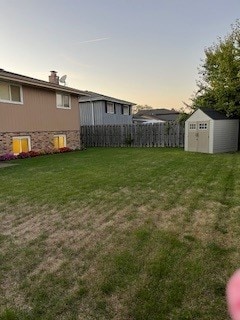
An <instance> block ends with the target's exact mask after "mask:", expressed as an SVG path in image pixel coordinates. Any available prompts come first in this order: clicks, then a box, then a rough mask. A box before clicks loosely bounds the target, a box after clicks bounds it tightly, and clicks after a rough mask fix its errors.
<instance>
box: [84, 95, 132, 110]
mask: <svg viewBox="0 0 240 320" xmlns="http://www.w3.org/2000/svg"><path fill="white" fill-rule="evenodd" d="M85 92H86V97H81V98H79V102H89V101H103V100H104V101H110V102H115V103H121V104H127V105H131V106H133V105H135V103H133V102H129V101H126V100H121V99H116V98H113V97H109V96H105V95H103V94H100V93H96V92H92V91H85Z"/></svg>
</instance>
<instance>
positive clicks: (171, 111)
mask: <svg viewBox="0 0 240 320" xmlns="http://www.w3.org/2000/svg"><path fill="white" fill-rule="evenodd" d="M169 114H177V115H178V114H179V112H178V111H176V110H174V109H165V108H159V109H143V110H139V111H138V112H137V113H136V115H151V116H153V115H156V116H159V115H161V116H162V115H169Z"/></svg>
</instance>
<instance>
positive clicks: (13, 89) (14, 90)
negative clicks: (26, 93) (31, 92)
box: [0, 82, 22, 103]
mask: <svg viewBox="0 0 240 320" xmlns="http://www.w3.org/2000/svg"><path fill="white" fill-rule="evenodd" d="M0 101H2V102H9V103H22V87H21V86H19V85H15V84H9V83H7V82H0Z"/></svg>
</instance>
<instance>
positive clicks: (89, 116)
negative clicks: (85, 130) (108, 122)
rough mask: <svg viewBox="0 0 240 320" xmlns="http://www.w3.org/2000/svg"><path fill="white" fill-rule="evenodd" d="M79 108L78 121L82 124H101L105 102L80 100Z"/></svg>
mask: <svg viewBox="0 0 240 320" xmlns="http://www.w3.org/2000/svg"><path fill="white" fill-rule="evenodd" d="M92 107H93V110H92ZM79 108H80V123H81V125H82V126H91V125H98V124H102V121H103V112H105V104H104V102H103V101H94V102H81V103H80V104H79Z"/></svg>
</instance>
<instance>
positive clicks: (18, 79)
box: [0, 69, 88, 96]
mask: <svg viewBox="0 0 240 320" xmlns="http://www.w3.org/2000/svg"><path fill="white" fill-rule="evenodd" d="M0 80H4V81H13V82H15V83H19V84H25V85H30V86H34V87H39V88H44V89H51V90H55V91H57V90H59V91H62V92H67V93H72V94H77V95H80V96H82V95H84V96H87V95H88V94H87V92H86V91H81V90H78V89H74V88H70V87H66V86H63V85H59V84H55V83H52V82H48V81H43V80H38V79H35V78H31V77H27V76H24V75H20V74H17V73H12V72H9V71H5V70H4V69H0Z"/></svg>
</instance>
